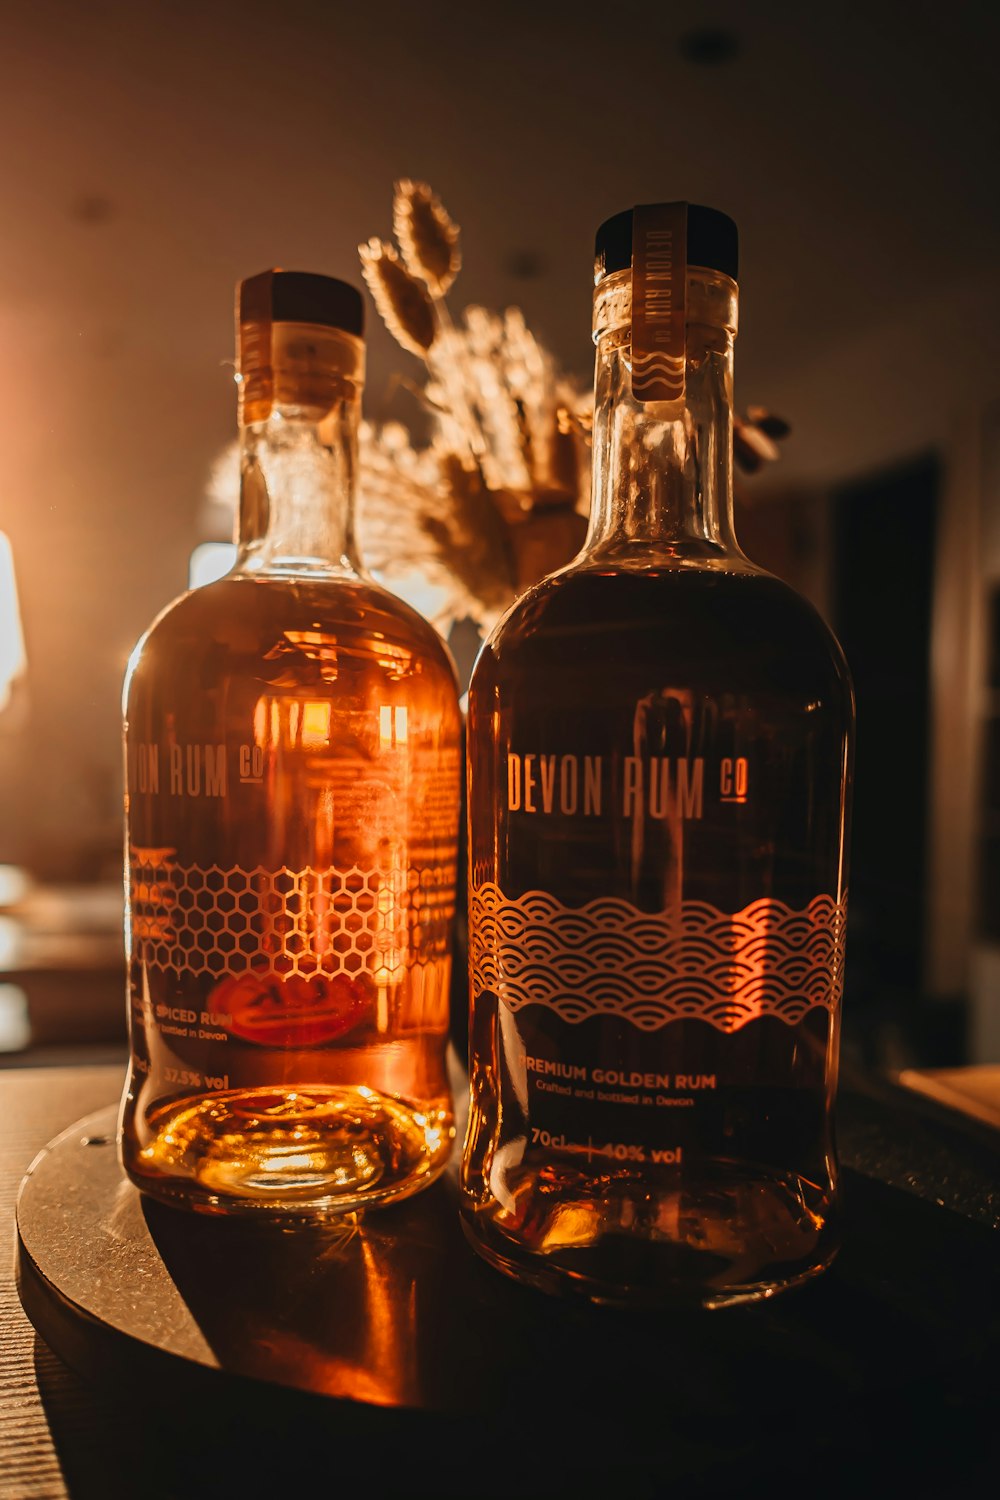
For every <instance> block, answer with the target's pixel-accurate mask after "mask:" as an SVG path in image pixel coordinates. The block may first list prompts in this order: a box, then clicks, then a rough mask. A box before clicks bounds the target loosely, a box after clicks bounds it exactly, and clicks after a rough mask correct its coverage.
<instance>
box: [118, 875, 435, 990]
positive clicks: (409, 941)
mask: <svg viewBox="0 0 1000 1500" xmlns="http://www.w3.org/2000/svg"><path fill="white" fill-rule="evenodd" d="M129 864H130V894H131V902H130V918H129V926H130V934H131V936H130V943H131V956H132V957H133V958H134V959H137V960H138V961H139V962H140V963H143V964H145V965H147V966H148V967H149V968H151V969H160V970H172V971H175V972H177V973H184V974H210V975H216V976H221V975H235V974H244V973H247V972H249V971H253V970H255V969H258V968H260V967H261V964H262V963H266V964H267V965H269V966H272V967H279V968H280V969H281V971H282V973H285V974H300V975H303V976H305V977H310V976H312V975H314V974H317V973H323V974H326V975H332V974H348V975H357V974H360V973H363V972H364V973H368V974H371V975H373V976H374V977H375V978H376V979H377V981H378V982H379V983H383V984H393V983H397V982H398V981H399V980H400V979H401V978H402V977H403V975H404V973H405V972H406V970H408V969H410V968H412V967H413V966H414V965H417V964H426V963H430V962H436V961H439V960H440V959H441V958H442V957H444V956H446V955H447V953H448V951H449V935H450V923H451V917H452V913H453V910H454V901H455V867H454V865H436V866H431V867H427V868H423V869H414V868H410V869H403V870H362V869H359V868H358V867H357V866H354V867H353V868H351V869H348V870H336V869H323V870H314V869H311V868H309V867H307V868H306V869H304V870H290V869H288V868H287V867H284V866H283V867H282V868H281V869H280V870H266V869H264V868H263V867H262V866H259V865H258V866H256V867H255V868H253V869H243V868H242V867H241V866H239V865H235V866H233V867H231V868H229V869H222V868H220V867H219V866H218V865H210V866H207V867H206V866H202V865H197V864H190V865H188V864H181V863H179V862H178V861H176V860H175V859H174V858H173V857H172V852H171V851H163V850H145V849H135V848H133V849H132V851H131V855H130V861H129Z"/></svg>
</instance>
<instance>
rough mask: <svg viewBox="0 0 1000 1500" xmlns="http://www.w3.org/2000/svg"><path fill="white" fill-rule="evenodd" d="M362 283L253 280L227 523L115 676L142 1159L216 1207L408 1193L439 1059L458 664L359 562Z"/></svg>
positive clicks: (435, 1099) (178, 1191)
mask: <svg viewBox="0 0 1000 1500" xmlns="http://www.w3.org/2000/svg"><path fill="white" fill-rule="evenodd" d="M362 312H363V309H362V303H361V298H360V295H359V294H358V292H357V291H356V290H355V289H354V288H353V287H350V286H347V285H345V284H344V283H342V282H339V281H334V280H331V279H329V278H327V277H322V276H313V275H307V274H305V273H299V272H281V271H267V272H264V273H263V274H262V275H259V276H255V277H252V278H251V279H250V280H248V281H244V282H243V283H242V285H241V287H240V288H239V290H238V296H237V344H238V350H237V358H238V372H239V373H238V383H239V402H240V428H241V434H242V479H241V493H240V512H239V523H238V543H239V545H238V552H237V560H236V563H235V566H234V568H233V570H232V572H231V573H229V574H228V576H227V577H225V578H224V579H222V580H220V581H219V582H217V583H214V584H211V585H209V586H208V587H205V588H201V589H198V590H196V591H194V592H192V593H188V594H185V595H183V596H182V597H181V598H180V599H178V600H177V601H176V602H175V603H173V604H171V605H170V606H168V608H167V609H165V610H164V611H163V613H162V614H161V615H160V616H159V617H158V619H157V620H156V621H155V622H154V623H153V625H152V626H151V628H150V630H149V631H148V633H147V634H146V635H145V636H144V637H143V639H142V640H141V641H140V643H139V645H138V646H137V648H136V650H135V653H134V655H133V657H132V661H131V663H130V666H129V671H128V676H127V679H126V686H125V709H124V712H125V765H126V786H127V791H126V846H127V866H128V868H127V878H126V887H127V893H128V907H127V922H126V932H127V944H128V959H129V1019H130V1031H131V1066H130V1070H129V1075H128V1079H127V1084H126V1091H125V1097H124V1102H123V1108H122V1119H121V1149H122V1156H123V1160H124V1165H125V1169H126V1171H127V1172H128V1174H129V1176H130V1177H131V1178H132V1180H133V1181H134V1182H135V1183H137V1184H138V1185H139V1187H141V1188H142V1189H144V1190H145V1191H146V1192H148V1193H151V1194H153V1195H154V1196H156V1197H158V1198H162V1199H165V1200H168V1201H169V1202H171V1203H175V1204H180V1205H184V1206H187V1207H190V1208H196V1209H203V1210H206V1211H209V1212H212V1211H214V1212H220V1213H242V1214H251V1215H252V1214H256V1215H260V1216H264V1217H273V1218H276V1219H282V1218H286V1219H287V1218H289V1217H301V1218H305V1219H308V1218H322V1217H324V1216H326V1215H330V1214H335V1213H337V1212H339V1211H343V1210H348V1209H357V1208H361V1207H364V1206H366V1205H369V1204H376V1203H381V1202H386V1201H389V1200H392V1199H396V1198H400V1197H403V1196H405V1195H406V1194H408V1193H411V1192H413V1191H414V1190H415V1189H417V1188H419V1187H420V1186H421V1185H423V1184H424V1183H427V1182H429V1181H430V1180H431V1179H432V1178H433V1177H434V1176H435V1175H436V1174H437V1173H438V1172H439V1171H440V1170H441V1168H442V1167H443V1165H444V1163H445V1160H446V1158H447V1155H448V1152H449V1146H450V1140H451V1137H452V1134H453V1123H452V1111H451V1102H450V1098H449V1093H448V1086H447V1082H446V1076H445V1061H444V1055H445V1045H446V1031H447V1019H448V975H449V964H450V940H451V929H452V919H453V910H454V882H455V857H456V839H457V825H458V800H459V799H458V791H459V782H460V768H461V759H460V757H461V750H460V734H461V725H460V716H459V709H458V702H457V690H456V683H455V676H454V670H453V667H452V665H451V662H450V659H449V657H448V655H447V653H446V651H445V649H444V648H443V646H442V645H441V643H440V641H439V640H438V638H437V636H436V635H435V633H434V631H433V630H432V629H431V627H430V626H429V625H428V624H427V623H426V622H425V621H423V620H422V619H420V617H419V616H418V615H416V614H415V613H414V612H413V611H412V610H411V609H409V608H408V606H406V605H405V604H403V603H401V601H400V600H398V599H396V598H394V597H393V596H392V595H390V594H388V593H386V592H385V591H384V590H382V589H381V588H379V587H377V585H376V584H375V583H374V582H373V581H372V580H371V579H370V578H368V577H366V575H365V574H364V572H363V571H362V569H361V567H360V566H359V563H358V560H357V557H356V555H355V550H354V540H353V533H352V521H351V510H352V494H353V487H354V473H355V467H356V450H357V424H358V415H359V407H360V397H361V388H362V382H363V365H364V345H363V342H362Z"/></svg>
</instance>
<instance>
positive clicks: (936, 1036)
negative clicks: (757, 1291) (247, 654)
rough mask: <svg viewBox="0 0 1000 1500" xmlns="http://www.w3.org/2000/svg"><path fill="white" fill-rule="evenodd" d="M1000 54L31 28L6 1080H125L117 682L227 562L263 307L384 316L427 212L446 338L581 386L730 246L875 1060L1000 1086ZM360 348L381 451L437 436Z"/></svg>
mask: <svg viewBox="0 0 1000 1500" xmlns="http://www.w3.org/2000/svg"><path fill="white" fill-rule="evenodd" d="M998 51H1000V8H997V7H996V6H994V5H991V4H987V3H982V4H978V5H976V4H969V3H964V0H953V3H951V4H950V5H949V6H947V7H946V8H943V7H941V6H939V5H931V4H924V3H919V0H918V3H910V4H908V5H906V6H903V5H900V4H897V3H889V0H875V3H867V4H864V5H861V4H848V5H846V6H839V7H820V6H805V5H801V4H798V3H760V4H754V5H752V6H751V5H746V4H738V3H726V0H717V3H711V4H694V3H684V0H682V3H660V4H641V3H638V4H633V5H631V6H629V7H625V8H621V7H618V8H615V7H610V6H598V5H595V4H590V3H581V0H578V3H576V4H573V5H562V4H552V5H548V6H539V5H537V4H533V5H529V4H521V3H519V0H511V3H507V4H505V5H504V6H503V7H502V8H500V7H497V8H496V9H494V8H493V7H488V6H484V7H462V6H457V5H456V6H450V5H436V4H433V3H425V4H423V5H420V6H416V5H412V4H407V5H402V4H396V3H393V0H383V3H382V4H380V5H378V6H356V5H338V4H333V3H325V4H324V3H319V0H312V3H310V0H283V3H282V4H281V6H280V7H277V6H274V5H273V4H263V3H259V0H243V3H241V4H240V5H238V6H237V5H235V4H229V3H224V0H219V3H217V4H213V5H208V6H206V5H202V4H196V3H193V0H173V3H171V4H169V5H167V4H159V3H145V4H138V5H137V4H135V3H134V0H131V3H130V0H91V3H90V4H88V5H87V6H80V5H79V4H75V3H68V0H67V3H63V0H33V3H32V4H31V5H30V6H20V7H15V6H14V5H11V4H8V5H6V6H5V7H4V14H3V18H2V47H0V131H2V136H3V139H4V141H5V147H4V150H3V151H2V152H0V212H2V224H3V229H2V232H0V352H2V353H0V409H2V412H3V428H2V437H0V445H2V467H0V474H2V482H0V533H3V536H4V538H5V539H6V540H5V541H0V864H2V865H3V867H4V868H3V870H0V1063H2V1062H4V1061H6V1062H7V1063H17V1062H23V1061H28V1062H48V1061H52V1060H59V1059H61V1058H67V1057H71V1056H72V1057H78V1056H82V1055H84V1053H86V1055H87V1056H95V1055H98V1054H100V1055H104V1054H105V1053H107V1055H109V1056H110V1055H114V1056H119V1055H123V1050H122V1049H123V1035H124V1032H123V1025H124V1005H123V1003H122V991H123V982H122V981H123V975H122V968H123V964H122V955H121V895H120V878H119V868H120V857H121V830H120V821H121V778H120V763H119V762H120V744H119V712H120V709H119V704H120V689H121V679H122V674H123V671H124V668H125V664H126V661H127V658H128V655H129V653H130V651H131V649H132V646H133V644H134V642H135V640H136V638H137V636H138V635H139V634H140V633H141V631H142V630H143V629H144V628H145V626H146V625H147V624H148V623H149V621H150V620H151V618H152V617H153V615H154V614H155V613H156V612H157V611H158V610H159V609H160V608H161V607H162V605H163V604H165V603H166V602H167V601H168V600H169V599H170V598H172V597H173V596H174V595H176V594H177V593H178V592H180V591H181V590H182V589H183V588H185V587H186V586H187V582H188V577H189V567H190V560H191V555H192V552H193V551H194V549H195V548H196V547H197V546H198V545H199V544H200V543H203V542H205V541H212V540H220V539H221V538H222V536H223V529H220V528H222V523H221V522H220V519H219V507H218V506H217V505H216V506H214V507H213V505H212V504H211V502H210V500H209V499H208V498H207V497H208V495H209V490H210V476H211V474H212V471H213V467H214V466H215V465H216V463H217V460H218V457H219V455H220V453H221V452H222V451H223V450H224V448H225V445H226V444H227V442H228V441H229V440H230V438H231V436H232V433H233V431H234V422H235V397H234V388H233V383H232V367H231V360H232V342H233V332H232V293H233V287H234V284H235V282H236V281H237V280H238V279H239V278H241V277H243V276H246V275H249V274H252V273H254V272H256V271H259V270H261V269H264V268H265V267H268V266H272V265H281V266H284V267H288V268H299V269H309V270H317V271H325V272H329V273H331V274H333V275H338V276H342V277H344V278H346V279H348V280H352V281H354V282H356V283H359V284H360V274H359V265H358V257H357V245H358V243H359V241H362V240H366V239H367V238H368V237H369V236H370V235H377V234H388V233H389V231H390V229H391V196H392V184H393V180H394V179H395V178H398V177H401V176H410V177H414V178H419V179H424V180H426V181H428V182H430V183H431V184H432V186H433V187H434V188H435V190H436V191H437V192H438V193H440V195H441V196H442V198H443V199H444V201H445V203H446V204H447V206H448V208H449V209H450V211H451V212H452V214H453V215H454V217H455V218H456V219H457V220H458V221H459V223H460V224H461V226H462V231H463V257H464V268H463V271H462V276H461V283H460V286H459V288H457V289H456V292H457V305H458V306H463V305H464V304H465V303H472V302H475V303H481V304H483V305H484V306H486V307H489V308H492V309H495V310H497V311H502V310H503V309H504V308H505V307H507V306H509V305H511V304H515V305H517V306H519V307H520V308H521V309H522V310H523V312H524V314H525V316H526V318H527V321H528V324H529V326H530V327H531V329H532V331H533V332H534V334H535V335H536V337H537V338H538V339H539V340H541V341H542V342H543V343H544V345H545V346H546V347H547V348H548V349H549V350H550V351H551V353H552V355H553V356H554V358H555V359H556V361H557V362H558V364H559V366H560V368H561V369H562V370H563V371H564V372H565V373H566V374H567V376H576V377H578V378H579V380H581V381H583V382H587V381H588V380H589V379H590V372H591V361H592V346H591V344H590V338H589V332H590V303H591V288H592V276H591V270H592V246H593V234H594V229H595V227H596V226H597V224H598V223H599V222H600V221H601V220H602V219H603V218H605V217H607V216H608V215H609V214H611V213H614V212H616V211H617V210H619V209H621V208H623V207H627V206H630V205H631V204H633V203H635V202H648V201H655V200H658V199H674V198H687V199H690V200H693V201H698V202H702V203H708V204H712V205H715V206H717V207H720V208H723V209H725V210H726V211H727V212H728V213H730V214H731V215H732V216H733V217H734V218H735V219H736V221H737V223H738V224H739V227H740V233H741V239H742V254H741V278H740V281H741V332H740V337H739V341H738V344H737V405H738V407H739V408H740V409H741V410H746V409H747V408H748V407H750V406H754V405H761V406H764V407H766V408H768V409H769V410H771V411H773V412H777V413H779V414H780V415H781V416H782V417H783V418H784V419H785V420H786V421H787V422H788V423H789V424H790V427H791V436H790V437H789V438H788V439H787V440H785V441H784V442H782V444H781V456H780V459H779V461H777V462H775V463H771V464H768V465H767V466H766V467H764V468H763V469H762V470H761V471H760V472H759V473H758V474H757V475H756V476H754V477H752V478H748V479H746V478H745V479H743V480H742V481H741V493H740V501H739V511H740V515H739V535H740V537H741V540H742V543H743V545H744V548H745V550H746V551H747V552H748V553H749V554H750V555H751V556H752V557H754V558H755V559H757V560H758V561H761V562H763V563H765V564H767V565H768V566H770V567H772V568H773V569H774V570H775V571H777V572H779V573H781V574H782V575H783V576H785V577H786V578H788V579H789V581H790V582H792V583H793V584H794V585H795V586H796V587H798V588H800V589H801V590H803V591H804V592H806V593H807V594H809V595H810V597H812V598H813V599H814V601H815V602H816V603H817V605H818V606H819V607H820V609H821V610H822V611H823V612H824V613H825V614H826V616H827V617H828V618H829V619H830V621H831V623H832V624H833V625H834V627H835V629H836V630H837V632H838V634H839V635H840V637H841V640H842V642H843V645H844V647H845V650H846V652H847V656H848V659H849V661H850V663H851V665H852V668H853V671H854V675H855V680H856V685H857V691H858V709H859V741H858V780H857V801H856V812H855V834H854V849H853V873H852V881H851V904H852V917H851V920H852V926H851V931H850V938H849V949H848V955H849V956H848V995H847V1009H846V1016H847V1028H848V1043H849V1047H850V1048H851V1049H853V1055H854V1056H855V1057H857V1058H858V1059H859V1060H861V1061H863V1062H866V1063H871V1064H876V1065H879V1066H885V1067H889V1068H904V1067H909V1066H916V1067H922V1066H931V1067H934V1066H949V1065H953V1064H960V1063H965V1062H983V1063H985V1062H1000V368H998V362H997V352H998V344H1000V341H998V333H1000V277H998V275H997V265H998V252H1000V207H998V196H997V193H996V189H995V182H994V173H995V164H996V162H997V160H998V159H1000V149H998V148H1000V116H998V110H997V88H996V77H995V60H996V57H997V55H998ZM991 183H994V185H993V186H991ZM370 328H371V337H370V344H369V380H368V391H367V396H366V411H367V415H368V416H369V418H370V419H372V420H373V421H385V420H389V419H401V420H403V421H407V422H410V421H412V420H413V419H414V407H413V403H412V400H409V398H407V396H406V392H405V391H403V390H401V389H400V385H399V381H398V378H397V377H398V375H399V374H402V375H404V376H407V377H410V378H416V377H417V376H418V374H419V373H420V372H419V366H418V362H417V361H416V360H414V359H413V358H412V357H410V356H408V355H406V354H404V353H403V352H402V351H401V350H400V349H399V348H398V347H397V346H396V345H395V344H394V343H393V341H392V340H391V338H390V337H389V335H388V334H387V333H386V331H385V329H384V328H383V327H382V325H381V323H380V322H379V320H378V319H377V317H375V316H374V315H372V316H371V318H370ZM15 579H16V584H15V582H14V580H15ZM474 643H475V632H474V630H473V629H472V628H471V627H470V628H464V629H463V628H462V627H458V628H457V630H456V633H455V638H454V644H455V647H456V652H457V654H458V655H459V656H460V657H461V658H462V659H463V660H467V659H468V655H469V652H470V650H471V648H472V646H473V645H474Z"/></svg>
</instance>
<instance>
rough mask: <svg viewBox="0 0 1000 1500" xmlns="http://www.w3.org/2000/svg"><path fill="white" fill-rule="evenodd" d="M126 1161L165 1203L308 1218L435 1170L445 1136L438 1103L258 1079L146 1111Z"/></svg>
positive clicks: (344, 1208) (445, 1118)
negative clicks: (268, 1084)
mask: <svg viewBox="0 0 1000 1500" xmlns="http://www.w3.org/2000/svg"><path fill="white" fill-rule="evenodd" d="M147 1129H148V1131H149V1138H148V1140H147V1143H146V1144H145V1145H144V1146H141V1147H139V1146H133V1147H132V1149H131V1150H130V1149H129V1147H128V1144H127V1142H126V1145H125V1149H124V1150H123V1159H124V1165H125V1170H126V1172H127V1173H128V1175H129V1177H130V1178H131V1179H132V1181H133V1182H134V1183H135V1184H136V1186H137V1187H139V1188H140V1189H141V1190H142V1191H143V1192H145V1193H149V1194H150V1195H152V1196H153V1197H155V1198H159V1199H161V1200H162V1201H164V1202H167V1203H171V1204H173V1205H175V1206H180V1207H185V1208H191V1209H195V1210H201V1211H202V1212H205V1213H216V1214H237V1215H241V1216H243V1217H254V1218H257V1219H273V1220H280V1221H282V1222H288V1221H289V1220H300V1221H301V1220H311V1221H319V1220H323V1219H329V1218H337V1217H339V1216H341V1215H343V1214H345V1213H354V1212H357V1211H359V1210H361V1209H365V1208H370V1207H374V1206H378V1205H382V1204H386V1203H391V1202H395V1201H396V1200H398V1199H400V1198H406V1197H408V1196H409V1195H410V1194H411V1193H415V1192H417V1191H419V1190H420V1189H421V1188H423V1187H425V1186H427V1185H428V1184H429V1183H430V1182H432V1181H433V1180H434V1178H435V1177H437V1176H438V1175H439V1174H440V1172H442V1171H443V1170H444V1167H445V1165H446V1163H447V1161H448V1157H449V1155H450V1152H451V1143H452V1139H453V1135H454V1129H453V1125H452V1119H451V1115H450V1113H449V1112H447V1111H446V1110H443V1109H435V1108H428V1109H421V1108H419V1107H418V1106H414V1105H410V1104H407V1103H405V1102H404V1101H402V1100H399V1099H395V1098H391V1097H389V1096H387V1095H384V1094H379V1093H377V1092H376V1091H375V1090H374V1089H369V1088H344V1087H342V1088H315V1087H304V1088H300V1089H290V1088H285V1089H275V1088H258V1089H246V1090H231V1091H228V1092H224V1093H218V1094H211V1095H208V1096H205V1097H201V1098H198V1099H195V1100H180V1101H177V1102H175V1103H173V1104H171V1105H169V1106H166V1107H163V1108H161V1109H158V1110H155V1111H152V1112H151V1113H150V1115H149V1116H148V1117H147Z"/></svg>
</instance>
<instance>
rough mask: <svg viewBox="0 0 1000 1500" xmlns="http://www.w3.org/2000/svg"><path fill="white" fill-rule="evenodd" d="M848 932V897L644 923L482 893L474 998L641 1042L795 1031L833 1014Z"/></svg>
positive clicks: (666, 915) (548, 899)
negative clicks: (770, 1026)
mask: <svg viewBox="0 0 1000 1500" xmlns="http://www.w3.org/2000/svg"><path fill="white" fill-rule="evenodd" d="M846 925H847V896H846V894H845V896H844V898H843V900H842V901H839V902H838V901H835V900H834V899H833V897H832V896H815V897H814V898H813V899H812V900H811V901H810V902H809V903H808V904H807V905H806V906H805V907H804V908H802V909H801V910H796V909H793V908H792V907H789V906H786V905H785V903H784V902H782V901H775V900H773V899H770V898H764V899H762V900H759V901H754V902H752V903H751V904H750V905H749V906H746V907H744V908H743V909H742V910H741V911H738V912H733V913H727V912H723V911H720V910H719V909H718V908H717V907H715V906H711V905H709V903H708V902H705V901H687V900H685V901H680V902H678V903H677V905H676V907H674V908H672V909H671V910H669V911H665V912H655V913H653V912H644V911H640V910H639V909H638V908H637V907H635V906H633V905H631V903H630V902H628V901H623V900H619V899H617V898H610V897H609V898H599V899H597V900H595V901H589V902H587V904H586V905H585V906H580V907H569V906H564V905H563V903H562V902H560V901H558V900H557V899H556V897H554V896H552V895H550V894H549V893H548V892H546V891H528V892H526V893H525V895H523V896H520V897H519V898H517V899H515V900H511V899H508V898H507V897H506V896H505V895H504V893H503V891H502V890H501V889H500V887H499V886H497V885H495V884H493V883H490V882H487V883H483V884H480V885H477V886H474V888H473V890H472V894H471V903H470V911H469V928H470V955H469V958H470V969H471V976H472V991H473V996H474V998H475V997H478V996H479V995H481V994H484V993H491V994H494V995H496V996H497V998H498V1000H500V1002H501V1003H502V1004H503V1005H504V1006H506V1007H507V1008H508V1009H509V1010H511V1011H518V1010H520V1009H521V1008H522V1007H523V1006H526V1005H541V1006H545V1007H546V1008H547V1009H548V1010H550V1011H553V1012H554V1013H555V1014H556V1015H557V1016H558V1017H559V1018H560V1019H561V1020H563V1021H567V1022H570V1023H575V1022H580V1021H585V1020H587V1019H588V1018H590V1017H593V1016H611V1017H614V1018H616V1019H619V1020H627V1021H629V1022H631V1023H632V1025H634V1026H636V1027H637V1028H638V1029H639V1030H640V1031H647V1032H648V1031H658V1030H659V1029H660V1028H661V1027H663V1026H665V1025H666V1024H667V1023H668V1022H670V1021H675V1020H684V1019H695V1018H696V1019H698V1020H702V1021H707V1022H709V1023H710V1024H711V1025H712V1026H714V1027H715V1028H716V1029H717V1030H718V1031H722V1032H735V1031H739V1030H740V1029H741V1028H742V1027H744V1026H745V1025H746V1024H747V1023H748V1022H749V1021H753V1020H756V1019H757V1018H758V1017H761V1016H774V1017H777V1018H778V1019H779V1020H781V1021H784V1022H786V1023H787V1024H788V1025H790V1026H794V1025H796V1024H797V1023H798V1022H800V1021H801V1020H802V1018H803V1017H804V1016H805V1015H806V1013H807V1012H808V1011H810V1010H812V1009H813V1008H814V1007H822V1008H823V1009H825V1010H828V1011H830V1012H833V1011H834V1010H835V1008H836V1007H837V1005H838V1003H839V1001H840V997H841V993H842V990H843V981H844V948H845V939H846Z"/></svg>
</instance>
